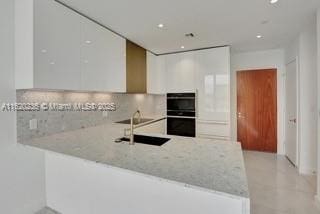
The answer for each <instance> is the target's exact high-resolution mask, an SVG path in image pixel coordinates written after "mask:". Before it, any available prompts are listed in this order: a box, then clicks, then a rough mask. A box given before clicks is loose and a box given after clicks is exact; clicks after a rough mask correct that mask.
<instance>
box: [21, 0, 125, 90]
mask: <svg viewBox="0 0 320 214" xmlns="http://www.w3.org/2000/svg"><path fill="white" fill-rule="evenodd" d="M20 2H21V3H20ZM20 2H18V3H17V4H16V5H18V6H16V7H17V8H18V9H19V10H18V12H19V13H17V14H16V18H17V19H16V20H17V22H16V30H17V32H24V31H26V32H29V31H32V33H30V34H29V33H28V39H25V38H23V37H22V36H17V37H16V42H17V44H19V46H17V47H16V52H17V53H22V54H23V55H27V56H29V55H32V56H33V57H31V58H30V59H25V58H23V55H22V54H20V55H21V56H18V57H16V58H17V61H16V64H17V65H19V66H18V67H17V69H16V76H17V78H16V88H17V89H24V88H43V89H65V90H86V91H108V92H125V91H126V56H125V51H126V50H125V48H126V41H125V39H123V38H122V37H120V36H118V35H116V34H114V33H113V32H111V31H109V30H107V29H105V28H103V27H102V26H100V25H98V24H96V23H94V22H92V21H91V20H89V19H87V18H85V17H83V16H81V15H79V14H78V13H76V12H74V11H72V10H70V9H69V8H67V7H65V6H63V5H61V4H60V3H58V2H56V1H52V0H30V1H25V2H26V3H24V4H25V5H23V7H22V6H21V7H20V6H19V4H22V3H23V1H20ZM24 8H25V9H24ZM25 20H27V21H25ZM19 35H20V34H19ZM29 35H32V36H30V37H32V39H29ZM25 47H27V48H25ZM24 65H25V66H24ZM23 67H25V70H26V71H24V68H23ZM29 76H31V78H25V77H29Z"/></svg>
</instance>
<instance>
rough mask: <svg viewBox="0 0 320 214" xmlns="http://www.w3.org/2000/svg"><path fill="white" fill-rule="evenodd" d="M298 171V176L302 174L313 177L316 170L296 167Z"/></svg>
mask: <svg viewBox="0 0 320 214" xmlns="http://www.w3.org/2000/svg"><path fill="white" fill-rule="evenodd" d="M298 170H299V174H302V175H315V174H316V169H311V168H301V167H298Z"/></svg>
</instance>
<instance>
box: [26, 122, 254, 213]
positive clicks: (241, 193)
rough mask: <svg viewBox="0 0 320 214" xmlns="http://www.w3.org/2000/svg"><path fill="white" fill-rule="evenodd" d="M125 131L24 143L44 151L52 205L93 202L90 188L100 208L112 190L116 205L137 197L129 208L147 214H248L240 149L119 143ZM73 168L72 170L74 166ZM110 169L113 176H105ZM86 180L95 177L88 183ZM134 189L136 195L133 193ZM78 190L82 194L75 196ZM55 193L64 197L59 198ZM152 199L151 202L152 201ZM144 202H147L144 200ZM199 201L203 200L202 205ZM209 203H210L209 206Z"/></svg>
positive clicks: (199, 142)
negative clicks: (74, 199) (66, 199)
mask: <svg viewBox="0 0 320 214" xmlns="http://www.w3.org/2000/svg"><path fill="white" fill-rule="evenodd" d="M157 120H159V118H157ZM125 128H128V125H124V124H118V123H108V124H104V125H100V126H96V127H89V128H85V129H80V130H75V131H69V132H62V133H58V134H53V135H50V136H45V137H40V138H34V139H31V140H28V141H25V142H22V144H25V145H29V146H32V147H37V148H40V149H44V150H46V159H47V161H46V164H47V173H48V174H50V176H49V177H48V178H50V179H49V183H48V184H47V191H48V192H49V201H51V202H52V204H51V205H52V206H54V207H56V208H57V209H58V210H59V209H60V210H61V211H63V210H65V211H69V210H68V209H70V208H68V206H67V205H65V204H64V203H63V202H62V200H63V197H67V196H68V194H70V193H71V189H72V190H73V194H75V192H78V193H79V194H78V196H77V197H80V198H81V200H87V199H86V197H89V198H91V196H90V191H88V189H90V188H93V189H94V188H98V189H99V191H100V190H101V192H100V193H99V191H98V190H96V191H98V194H101V198H96V197H97V196H94V197H93V198H96V200H97V202H96V203H97V204H98V203H99V200H101V199H102V198H104V197H107V198H108V197H111V196H110V195H108V192H109V188H111V189H112V188H115V189H116V190H115V189H113V190H112V193H111V192H109V194H112V197H114V198H115V199H116V198H117V197H120V199H119V198H118V200H117V203H119V201H120V202H121V198H122V197H127V196H128V195H130V194H134V195H135V197H134V198H132V200H133V201H135V202H134V203H137V204H140V206H138V207H137V205H136V204H135V205H132V204H127V206H128V209H129V210H130V209H138V210H141V211H142V212H141V213H148V212H147V210H148V209H150V207H153V208H154V207H157V206H160V205H161V204H163V206H165V208H163V207H162V208H161V209H162V210H163V211H166V212H168V210H173V209H176V210H177V211H176V212H171V213H182V212H184V213H218V212H219V213H224V214H227V213H230V214H231V213H232V214H235V213H239V214H240V213H245V214H247V213H249V191H248V186H247V179H246V173H245V168H244V162H243V156H242V151H241V146H240V144H238V143H235V142H227V141H215V140H210V139H200V138H187V137H178V136H169V135H162V134H150V133H148V134H146V135H151V136H159V137H166V138H170V141H168V142H167V143H165V144H164V145H162V146H152V145H145V144H138V143H136V144H135V145H129V144H128V142H121V143H116V142H115V140H116V139H117V138H119V137H122V136H123V130H124V129H125ZM59 153H62V154H64V155H61V154H59ZM70 156H72V157H70ZM74 157H76V158H74ZM70 159H71V160H70ZM83 160H85V162H83ZM61 161H62V162H65V163H61ZM70 163H73V164H74V165H73V166H71V165H70ZM88 164H89V165H90V166H91V167H88V168H86V167H85V168H82V167H84V166H83V165H88ZM69 165H70V166H69ZM58 166H59V167H58ZM69 167H70V168H69ZM105 167H107V168H105ZM108 170H111V171H112V173H111V172H110V174H109V173H107V171H108ZM85 172H86V173H89V174H90V175H88V174H86V173H85ZM103 173H107V174H103ZM114 173H116V174H117V173H119V174H120V175H117V177H118V176H119V177H118V179H117V180H116V181H114V182H115V183H113V184H111V183H109V181H108V180H109V179H111V180H112V177H113V176H115V175H113V174H114ZM126 175H127V176H126ZM82 176H84V177H85V178H86V179H90V181H92V182H94V183H92V184H91V185H92V186H90V187H84V186H82V183H81V180H82V179H84V178H83V177H82ZM87 176H89V177H90V176H92V177H90V178H87ZM109 176H110V177H109ZM130 176H133V177H134V178H132V179H133V180H130V181H132V182H133V183H134V186H131V185H130V186H129V187H126V188H128V189H127V190H128V192H126V191H125V189H122V188H125V186H127V185H128V184H126V182H125V181H126V179H129V177H130ZM73 179H74V182H73ZM139 179H142V180H146V179H147V180H149V181H150V182H151V183H152V182H155V183H156V184H153V185H151V186H152V187H151V188H150V189H144V187H143V185H145V183H144V182H142V183H143V185H142V183H141V185H142V189H139V190H138V189H136V188H138V187H139V185H140V182H139ZM142 180H141V181H142ZM86 181H87V182H88V180H86ZM69 182H70V183H69ZM89 183H90V182H89ZM167 185H169V186H167ZM147 186H148V185H147ZM147 186H145V188H147ZM78 188H79V189H81V188H84V189H86V192H87V195H83V196H80V195H81V190H79V189H78ZM132 188H133V189H135V191H136V192H134V193H133V192H132V191H133V190H132ZM153 188H155V189H153ZM162 188H169V190H168V189H167V190H166V191H165V192H161V189H162ZM175 188H177V190H175ZM57 189H59V191H57ZM69 189H70V190H69ZM75 189H78V190H77V191H74V190H75ZM69 191H70V192H69ZM122 191H125V192H122ZM179 191H187V192H188V191H189V192H190V193H191V195H190V197H191V196H192V195H193V194H200V195H201V196H200V197H195V198H194V201H193V204H192V205H193V206H192V207H194V209H196V208H197V209H199V210H201V209H202V208H201V206H203V207H206V209H205V210H206V211H205V212H201V211H200V212H198V211H199V210H198V211H196V210H192V209H191V210H190V207H189V206H190V205H188V203H190V202H191V201H192V200H191V199H192V197H191V198H188V194H185V193H184V195H183V196H182V195H181V196H182V197H180V196H179ZM57 192H60V193H59V194H57ZM61 192H62V193H61ZM50 193H51V194H50ZM92 193H93V191H92ZM122 194H125V195H122ZM127 194H128V195H127ZM151 195H152V196H153V197H148V196H151ZM143 197H145V198H146V199H144V200H141V198H143ZM201 198H203V199H204V200H203V201H198V200H199V199H201ZM50 199H51V200H50ZM91 199H92V198H91ZM157 199H159V201H158V202H157V203H156V205H154V204H153V203H155V201H153V200H157ZM207 199H209V201H210V203H209V201H208V203H207V202H206V200H207ZM78 200H79V199H78ZM92 200H93V199H92ZM171 200H174V201H175V203H176V205H178V204H181V206H179V207H175V205H173V204H171V203H173V202H174V201H171ZM189 200H191V201H189ZM148 204H150V206H149V205H148ZM151 204H153V205H151ZM51 205H50V206H51ZM182 205H183V206H182ZM79 206H80V207H81V205H79ZM114 206H116V205H115V204H114ZM132 206H133V207H132ZM171 206H173V207H171ZM208 206H209V207H208ZM112 207H113V206H110V204H109V206H108V209H110V211H112ZM130 207H131V208H130ZM174 207H175V208H174ZM188 207H189V208H188ZM203 209H204V208H203ZM117 210H119V207H118V208H117ZM120 210H121V209H120ZM68 213H69V212H68ZM70 213H72V212H70ZM84 213H85V212H84ZM118 213H126V211H125V209H124V211H123V212H118ZM153 213H158V212H153ZM159 213H161V212H159ZM162 213H163V212H162Z"/></svg>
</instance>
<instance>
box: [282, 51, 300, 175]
mask: <svg viewBox="0 0 320 214" xmlns="http://www.w3.org/2000/svg"><path fill="white" fill-rule="evenodd" d="M294 62H295V64H296V85H297V87H296V98H297V100H296V108H297V115H296V117H297V118H296V119H297V130H296V139H297V146H296V147H297V148H296V166H295V167H296V168H298V169H300V151H301V125H300V118H301V114H300V90H299V89H300V63H299V57H298V56H296V57H295V58H294V59H293V60H291V61H289V62H288V63H286V65H285V66H286V69H287V66H288V65H289V64H291V63H294ZM286 84H287V70H286V73H285V81H284V87H286ZM286 96H287V94H286V91H285V99H284V100H286ZM284 105H285V106H284V109H285V111H287V103H286V102H285V104H284ZM286 113H287V112H285V115H286ZM285 118H286V117H285ZM286 123H287V121H285V123H284V126H286ZM286 134H287V133H286V132H285V131H284V152H285V155H286V153H287V151H286V149H287V148H286V139H287V138H286ZM288 160H289V159H288ZM289 161H290V160H289ZM290 162H291V161H290ZM293 165H294V164H293Z"/></svg>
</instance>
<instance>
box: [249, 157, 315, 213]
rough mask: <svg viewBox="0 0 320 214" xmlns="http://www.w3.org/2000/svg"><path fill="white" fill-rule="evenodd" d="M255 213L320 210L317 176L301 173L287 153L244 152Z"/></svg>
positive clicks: (252, 210) (252, 207)
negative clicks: (316, 197)
mask: <svg viewBox="0 0 320 214" xmlns="http://www.w3.org/2000/svg"><path fill="white" fill-rule="evenodd" d="M244 159H245V164H246V171H247V176H248V184H249V190H250V198H251V214H320V210H319V209H317V208H316V205H315V202H314V195H315V194H316V176H305V175H299V174H298V172H297V170H296V168H295V167H293V166H292V165H291V164H290V162H289V161H288V160H287V159H286V158H285V157H284V156H277V155H274V154H269V153H260V152H249V151H245V152H244Z"/></svg>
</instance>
